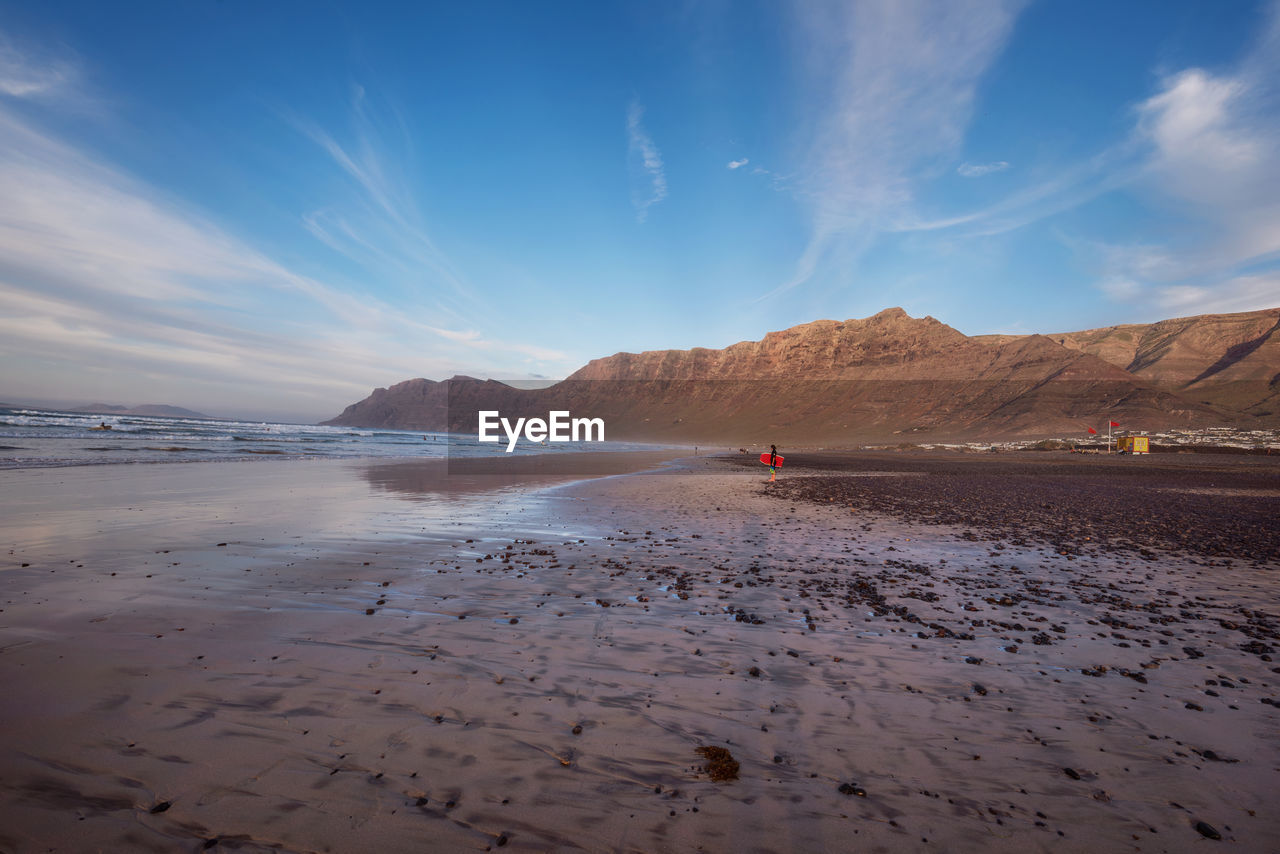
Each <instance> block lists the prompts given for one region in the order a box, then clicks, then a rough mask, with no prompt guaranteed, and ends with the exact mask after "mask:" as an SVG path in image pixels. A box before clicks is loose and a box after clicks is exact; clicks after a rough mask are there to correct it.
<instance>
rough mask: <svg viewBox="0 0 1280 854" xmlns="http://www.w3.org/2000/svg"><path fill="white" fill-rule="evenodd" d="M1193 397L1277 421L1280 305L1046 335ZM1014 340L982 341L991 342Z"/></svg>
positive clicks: (1279, 409) (991, 338) (1279, 410)
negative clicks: (1278, 306) (1233, 312)
mask: <svg viewBox="0 0 1280 854" xmlns="http://www.w3.org/2000/svg"><path fill="white" fill-rule="evenodd" d="M1046 337H1048V338H1050V339H1051V340H1053V341H1056V342H1058V343H1059V344H1061V345H1063V346H1064V347H1067V348H1070V349H1072V350H1079V351H1081V352H1085V353H1090V354H1092V355H1094V356H1097V357H1099V358H1101V359H1104V360H1106V361H1108V362H1110V363H1111V364H1113V365H1116V366H1117V367H1121V368H1124V369H1125V370H1126V371H1128V372H1129V373H1131V374H1133V375H1134V376H1135V377H1138V378H1140V379H1143V380H1146V381H1148V382H1151V383H1153V384H1154V385H1156V386H1158V387H1160V388H1162V389H1165V390H1167V391H1173V392H1175V393H1177V394H1179V395H1181V396H1183V397H1186V398H1187V399H1189V400H1194V401H1197V402H1201V403H1206V404H1209V405H1211V406H1216V407H1220V408H1224V409H1228V410H1233V411H1240V412H1245V413H1247V414H1251V415H1256V416H1259V417H1261V418H1263V419H1264V420H1267V421H1269V422H1272V423H1275V422H1276V421H1277V420H1278V419H1277V416H1280V308H1271V309H1265V310H1263V311H1250V312H1241V313H1238V314H1202V315H1197V316H1195V317H1179V318H1175V319H1172V320H1162V321H1160V322H1158V323H1145V324H1126V325H1123V326H1107V327H1104V328H1101V329H1087V330H1085V331H1083V332H1064V333H1054V334H1052V335H1048V336H1046ZM1012 338H1013V336H980V339H981V340H986V341H988V342H989V343H996V342H1000V341H1009V340H1012Z"/></svg>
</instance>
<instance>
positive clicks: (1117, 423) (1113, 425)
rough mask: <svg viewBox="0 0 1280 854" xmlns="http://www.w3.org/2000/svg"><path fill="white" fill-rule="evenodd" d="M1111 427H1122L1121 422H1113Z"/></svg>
mask: <svg viewBox="0 0 1280 854" xmlns="http://www.w3.org/2000/svg"><path fill="white" fill-rule="evenodd" d="M1111 426H1112V427H1119V426H1120V422H1119V421H1112V422H1111Z"/></svg>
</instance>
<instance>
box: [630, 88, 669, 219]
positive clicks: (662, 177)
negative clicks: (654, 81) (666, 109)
mask: <svg viewBox="0 0 1280 854" xmlns="http://www.w3.org/2000/svg"><path fill="white" fill-rule="evenodd" d="M643 118H644V107H642V106H640V103H639V102H638V101H632V102H631V103H630V104H629V105H628V106H627V154H628V158H629V160H630V162H631V171H632V189H631V204H632V207H634V208H635V211H636V221H637V222H644V221H645V220H646V219H648V218H649V208H651V207H653V206H654V205H656V204H658V203H659V202H661V201H662V200H663V199H665V198H666V197H667V174H666V171H665V170H664V168H663V165H662V153H661V152H660V151H658V146H657V145H655V144H654V142H653V139H652V137H650V136H649V133H648V131H646V130H645V128H644V124H643V123H642V119H643Z"/></svg>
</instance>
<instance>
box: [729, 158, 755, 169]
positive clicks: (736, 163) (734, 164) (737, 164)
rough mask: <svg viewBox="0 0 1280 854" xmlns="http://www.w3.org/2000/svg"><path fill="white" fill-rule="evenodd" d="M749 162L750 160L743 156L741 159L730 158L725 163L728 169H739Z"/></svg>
mask: <svg viewBox="0 0 1280 854" xmlns="http://www.w3.org/2000/svg"><path fill="white" fill-rule="evenodd" d="M750 162H751V161H750V160H748V159H747V158H745V157H744V158H742V159H741V160H730V161H729V162H728V163H727V164H725V165H726V166H727V167H728V168H730V169H741V168H742V167H743V166H746V165H747V164H748V163H750Z"/></svg>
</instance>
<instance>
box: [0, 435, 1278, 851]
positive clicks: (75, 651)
mask: <svg viewBox="0 0 1280 854" xmlns="http://www.w3.org/2000/svg"><path fill="white" fill-rule="evenodd" d="M307 462H312V461H307ZM790 462H791V460H790V459H788V463H790ZM720 466H721V463H719V462H713V461H712V460H711V459H710V458H699V457H686V458H683V459H682V460H681V461H680V462H679V464H678V466H677V467H668V468H666V469H662V470H659V471H657V472H656V473H655V474H654V475H653V476H645V477H636V476H621V477H610V476H605V477H598V478H595V479H582V478H581V477H578V478H576V479H575V478H572V477H569V476H566V475H557V477H560V478H563V479H562V480H554V479H553V480H551V481H548V480H546V479H544V478H543V477H542V474H540V473H537V472H534V473H532V476H533V477H534V478H535V480H534V481H533V482H526V483H524V484H523V485H519V484H517V485H510V484H508V485H505V486H503V488H500V489H496V490H495V489H475V490H453V491H448V490H445V491H441V490H439V489H437V488H436V487H437V486H438V485H439V480H438V478H436V479H435V480H434V481H433V479H432V478H431V477H427V478H426V479H425V481H424V483H418V482H417V481H416V480H415V477H411V476H407V481H408V485H407V486H405V485H403V484H402V485H401V487H402V488H399V489H396V488H390V487H387V486H385V485H383V482H384V481H386V480H388V478H389V477H390V475H389V473H387V472H383V473H381V474H380V475H374V476H370V475H369V471H370V469H371V468H373V467H365V466H353V465H350V464H349V463H338V462H334V463H330V464H329V465H327V466H326V465H320V466H311V467H308V466H303V465H302V464H301V462H299V465H298V466H293V467H279V468H277V467H275V466H263V467H248V468H251V469H253V470H255V471H254V472H253V473H252V474H253V476H252V477H248V478H245V477H236V476H232V475H231V474H227V476H225V477H223V476H222V475H217V471H216V470H210V471H209V474H210V475H211V476H212V475H217V476H216V477H212V479H209V478H201V477H199V476H197V475H199V474H200V472H199V471H198V470H197V469H195V468H193V466H192V465H190V464H183V465H181V466H174V467H170V468H171V469H180V470H182V471H169V472H160V471H154V470H153V473H152V474H150V475H148V476H145V477H142V478H140V480H141V481H143V482H142V483H137V484H134V485H133V488H136V490H138V491H137V492H136V493H135V494H128V495H127V494H124V490H125V485H124V484H121V483H119V482H117V483H115V484H112V483H111V479H110V478H108V477H98V476H89V474H88V472H91V471H93V470H96V469H97V468H98V467H92V469H88V470H86V474H85V475H84V476H72V477H64V478H62V480H63V481H68V480H69V481H73V483H71V484H70V485H68V484H67V483H65V482H63V483H61V484H58V483H55V481H57V480H58V477H57V475H56V473H54V472H50V471H49V470H24V471H27V472H42V473H44V474H49V475H53V476H52V477H47V478H42V477H41V476H40V475H36V474H32V475H27V476H24V477H23V478H21V479H22V480H24V481H28V483H25V484H24V485H23V486H24V489H23V490H22V492H23V495H24V501H25V505H26V510H25V511H24V512H27V513H29V514H30V516H31V518H33V519H34V518H38V517H44V516H46V508H45V505H44V504H42V501H43V502H47V503H48V504H49V505H50V506H54V505H59V504H61V505H64V506H62V512H61V515H54V516H52V517H49V518H45V519H43V524H44V527H42V528H35V527H29V526H28V527H27V528H25V531H26V532H25V534H24V535H23V537H22V538H21V541H20V542H15V541H14V540H15V536H14V534H13V533H12V531H13V530H14V526H15V525H16V526H18V527H23V526H22V525H21V524H20V523H21V520H18V521H16V522H15V521H10V522H9V524H10V527H8V528H2V530H4V531H5V534H6V541H5V542H4V543H3V544H4V545H5V546H6V550H8V549H13V550H14V553H12V554H9V555H7V556H6V561H7V562H6V563H4V564H3V567H4V568H3V571H0V584H2V585H3V596H0V609H2V610H0V677H3V679H4V682H5V684H6V685H7V686H10V688H9V690H8V691H7V692H6V695H5V696H4V697H2V698H0V723H3V728H2V729H0V731H3V732H4V733H5V735H4V736H3V739H2V740H0V848H3V849H5V850H13V851H21V852H25V851H28V850H36V849H39V850H44V849H46V848H50V847H63V848H67V849H69V850H85V849H86V848H95V847H98V848H105V849H115V850H120V849H125V848H127V849H131V850H133V849H137V850H175V849H180V850H202V849H203V848H204V847H205V846H206V845H207V846H208V847H209V849H210V850H219V849H220V848H222V847H224V846H223V845H222V844H221V843H224V842H225V847H237V848H239V850H249V851H254V850H263V851H265V850H277V851H278V850H284V851H299V852H301V851H320V850H332V851H357V850H368V849H370V848H378V849H380V850H387V851H401V850H404V851H408V850H418V849H420V848H421V845H422V840H423V839H424V838H429V839H431V840H433V842H434V844H437V845H438V846H440V847H442V848H449V849H461V848H465V849H480V850H484V849H485V848H494V847H499V846H502V847H507V848H509V849H510V850H530V851H533V850H546V849H547V848H548V847H553V848H556V849H557V850H600V849H601V848H605V849H608V850H618V851H644V852H651V851H684V850H693V849H694V848H696V847H697V846H699V845H702V846H704V847H706V848H709V849H715V850H727V849H731V848H740V849H743V850H760V851H815V850H834V849H840V848H848V847H849V846H850V845H853V846H856V847H858V848H859V849H864V848H865V849H866V850H871V851H877V850H893V851H899V850H949V851H1011V852H1012V851H1051V850H1052V851H1057V850H1064V848H1063V846H1064V845H1065V846H1068V849H1066V850H1080V849H1081V848H1084V847H1094V848H1098V849H1099V850H1112V849H1114V848H1117V847H1120V846H1122V845H1124V846H1133V847H1136V848H1140V849H1141V850H1178V849H1181V848H1183V847H1187V846H1190V845H1191V844H1194V843H1196V842H1197V841H1200V840H1201V838H1202V831H1198V830H1197V829H1196V826H1197V825H1196V823H1197V822H1204V823H1205V825H1206V826H1210V825H1211V826H1212V830H1213V832H1214V833H1217V834H1218V835H1220V836H1221V837H1222V838H1223V839H1226V840H1232V841H1234V842H1236V843H1237V844H1238V845H1240V846H1242V847H1243V849H1244V850H1268V849H1274V848H1277V847H1280V820H1278V819H1277V817H1276V816H1275V815H1274V813H1273V811H1272V810H1271V809H1270V800H1271V798H1270V795H1269V793H1270V792H1272V791H1274V790H1275V783H1276V778H1275V774H1276V770H1275V765H1276V757H1277V756H1280V736H1277V734H1276V730H1275V726H1274V723H1275V721H1276V720H1277V717H1276V715H1277V713H1280V708H1278V707H1277V706H1275V705H1274V703H1275V702H1277V700H1276V696H1277V690H1276V687H1275V686H1276V684H1277V683H1278V682H1280V678H1278V677H1277V676H1276V674H1275V673H1274V671H1273V668H1274V667H1275V665H1274V663H1272V662H1269V661H1265V660H1264V659H1263V655H1266V653H1258V652H1247V651H1245V650H1244V649H1242V648H1241V647H1242V645H1245V644H1247V643H1248V642H1249V640H1250V639H1251V638H1250V636H1249V635H1248V634H1247V631H1246V630H1247V629H1249V628H1250V627H1251V625H1253V624H1252V623H1251V622H1250V616H1249V615H1258V614H1263V613H1270V612H1271V611H1273V610H1274V602H1275V593H1276V588H1277V582H1276V580H1275V579H1276V576H1275V570H1276V569H1277V568H1278V567H1276V566H1275V565H1274V564H1270V563H1268V564H1266V565H1264V566H1263V567H1261V568H1258V567H1252V566H1248V565H1246V564H1245V563H1244V562H1242V561H1235V560H1233V561H1229V562H1227V564H1226V565H1223V566H1215V567H1212V568H1210V567H1206V566H1205V565H1203V564H1201V563H1198V562H1195V561H1192V560H1188V559H1187V558H1186V556H1180V555H1175V554H1165V553H1161V554H1159V555H1158V559H1157V560H1155V561H1149V560H1142V559H1138V558H1137V557H1135V556H1132V555H1129V554H1126V553H1111V552H1107V551H1105V550H1102V549H1099V548H1097V547H1096V545H1086V546H1084V547H1082V548H1081V549H1080V550H1078V551H1075V552H1071V553H1068V554H1065V555H1063V554H1058V553H1057V552H1058V550H1055V549H1053V548H1052V547H1051V546H1050V545H1048V544H1046V543H1042V542H1039V541H1029V542H1027V543H1026V544H1023V545H1016V544H1013V543H1011V542H1008V541H994V540H989V539H982V540H970V539H967V538H965V537H964V536H963V529H960V528H956V527H954V526H939V525H930V524H926V523H923V522H914V523H910V522H908V521H904V519H903V518H900V517H895V516H892V515H886V514H880V513H869V512H865V511H859V512H850V511H849V509H848V508H846V507H840V508H837V507H834V506H822V505H821V504H819V503H818V502H814V501H809V500H804V499H799V498H786V497H783V498H779V497H776V496H774V495H770V494H767V493H768V492H769V488H766V487H765V485H764V483H763V481H764V477H763V476H762V475H761V473H760V472H759V471H755V470H754V469H746V470H743V471H742V472H741V473H727V472H720V473H711V474H708V473H705V472H712V471H716V470H718V468H719V467H720ZM148 468H152V467H148ZM223 468H224V467H220V466H219V467H216V469H223ZM237 468H238V467H237ZM269 470H271V471H269ZM58 471H59V472H63V473H65V472H66V471H68V470H66V469H62V470H58ZM793 471H794V470H793ZM246 474H250V472H248V471H247V470H246ZM340 474H341V475H342V476H341V478H339V477H338V475H340ZM416 474H418V475H421V474H422V473H421V472H417V473H416ZM437 474H438V473H437ZM526 474H530V473H526ZM788 474H789V471H788V470H784V482H785V480H786V479H787V475H788ZM187 475H191V476H190V477H188V476H187ZM286 475H287V476H286ZM747 475H754V476H747ZM800 479H801V478H799V477H797V478H796V480H800ZM41 480H45V481H48V483H47V484H46V485H47V489H46V493H47V494H44V495H42V494H41V493H40V492H39V491H38V490H36V491H34V492H33V491H32V489H31V486H32V484H34V483H37V482H40V481H41ZM392 480H394V478H392ZM479 480H480V481H481V482H482V483H488V484H490V485H492V484H493V483H494V482H495V481H494V480H493V479H491V478H489V477H487V476H481V477H480V478H479ZM863 480H866V481H872V480H876V481H877V482H880V481H883V482H884V483H885V484H888V483H890V482H900V481H903V480H905V478H904V477H902V476H895V475H893V474H890V475H885V476H883V477H881V478H863ZM424 484H425V485H424ZM91 487H92V488H91ZM157 488H158V493H157V494H155V495H153V496H152V498H151V499H150V500H144V499H146V498H147V496H146V495H145V494H144V493H145V492H146V490H147V489H152V490H153V491H154V490H156V489H157ZM8 492H9V499H10V501H11V502H12V501H16V500H17V495H16V494H15V493H16V490H12V489H11V490H9V491H8ZM72 502H74V503H76V504H78V506H77V507H69V506H65V505H67V504H68V503H72ZM829 503H830V504H834V503H835V502H829ZM21 563H27V564H28V566H25V567H23V566H20V565H19V564H21ZM1151 618H1157V619H1151ZM1224 623H1231V624H1233V625H1234V626H1235V627H1234V628H1226V627H1225V625H1224ZM1040 636H1043V637H1040ZM1188 650H1194V653H1193V652H1190V651H1188ZM971 659H972V660H971ZM1139 676H1140V677H1142V679H1138V678H1137V677H1139ZM1268 700H1270V701H1271V703H1268V702H1266V701H1268ZM1192 706H1196V707H1198V708H1192ZM703 746H720V747H725V748H727V749H728V750H729V751H730V752H731V754H732V755H733V757H734V759H735V760H737V761H738V762H739V763H740V765H741V767H740V770H739V778H738V779H737V780H735V781H731V782H713V781H712V780H710V779H709V778H708V776H707V774H706V772H705V771H704V770H703V767H704V766H705V764H706V763H705V760H704V759H702V758H701V757H699V756H698V755H697V753H696V750H697V748H699V747H703ZM1069 772H1071V773H1069ZM1073 774H1074V776H1073ZM860 792H861V793H865V794H859V793H860ZM1171 803H1172V804H1176V805H1177V806H1176V807H1175V806H1172V805H1171ZM72 817H75V818H78V819H82V820H80V821H74V820H71V821H69V820H68V819H70V818H72ZM1135 835H1136V836H1138V837H1139V838H1138V839H1137V840H1135V839H1133V838H1132V837H1134V836H1135ZM924 840H927V841H924Z"/></svg>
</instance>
